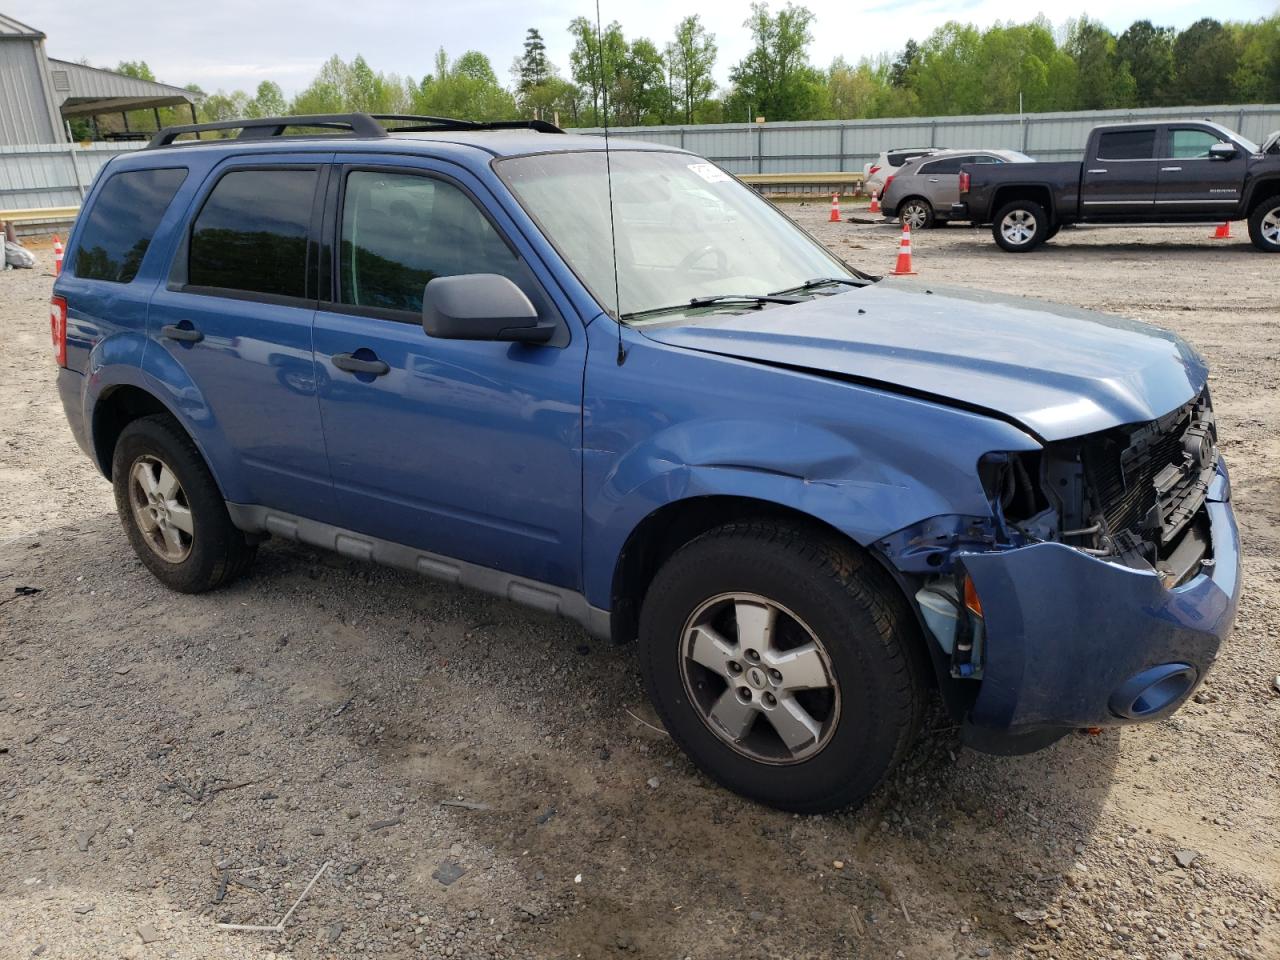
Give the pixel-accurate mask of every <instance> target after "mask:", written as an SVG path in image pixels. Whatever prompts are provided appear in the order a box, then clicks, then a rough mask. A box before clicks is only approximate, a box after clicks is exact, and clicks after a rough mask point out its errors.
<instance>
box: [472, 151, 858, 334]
mask: <svg viewBox="0 0 1280 960" xmlns="http://www.w3.org/2000/svg"><path fill="white" fill-rule="evenodd" d="M609 159H610V161H611V164H612V171H613V217H614V226H615V229H616V232H617V248H618V304H619V305H620V310H618V311H616V312H617V313H620V314H621V316H622V318H623V319H624V320H625V319H627V318H628V317H630V316H632V315H634V314H642V313H649V312H652V311H655V310H662V309H663V308H668V307H673V306H675V305H678V304H687V303H688V302H689V301H690V300H694V299H698V298H705V297H714V296H719V295H725V294H734V295H742V296H756V295H766V294H769V293H772V292H774V291H778V290H790V289H793V288H797V287H801V286H803V285H804V284H805V283H806V282H808V281H810V280H813V279H815V278H818V277H827V278H837V279H842V280H843V279H853V278H855V277H857V276H858V275H857V274H854V273H852V272H851V271H850V270H849V268H848V267H846V266H844V265H843V264H842V263H840V261H839V260H837V259H836V258H835V257H833V256H831V255H830V254H829V253H827V252H826V250H824V249H823V248H822V247H821V246H819V245H818V243H817V242H816V241H815V240H813V239H811V238H810V237H809V235H808V234H806V233H805V232H804V231H803V230H801V229H800V228H799V227H797V226H796V225H795V224H794V223H792V221H791V219H790V218H789V217H787V216H786V215H784V214H782V213H779V212H778V211H777V210H776V209H774V207H773V206H772V205H771V204H769V203H767V202H766V201H765V200H763V199H762V198H761V197H759V196H758V195H757V194H756V193H755V191H754V190H752V189H751V188H750V187H747V186H744V185H743V184H741V183H739V182H738V181H737V180H735V179H733V178H732V177H730V176H729V175H728V174H726V173H725V172H724V171H722V170H721V169H720V168H719V167H716V166H715V165H713V164H711V163H708V162H706V161H705V160H700V159H699V158H698V157H694V156H691V155H689V154H684V153H665V152H658V151H635V150H614V151H610V154H609ZM495 166H496V168H497V170H498V173H499V175H500V176H501V177H502V178H503V180H505V181H506V183H507V185H508V186H509V187H510V188H511V190H512V192H513V193H514V194H515V195H516V197H517V199H518V200H519V201H520V203H521V204H522V205H523V206H524V208H525V210H526V212H528V214H529V215H530V216H531V217H533V219H534V220H536V221H537V222H538V225H539V226H540V227H541V228H542V231H543V232H544V233H545V234H546V235H547V238H548V239H549V240H550V241H551V242H552V243H553V244H554V245H555V247H556V249H557V250H558V251H559V252H560V255H561V256H562V257H564V259H565V260H566V261H567V262H568V264H569V266H570V267H572V268H573V270H574V272H575V273H577V275H578V277H579V279H581V280H582V282H583V283H584V284H586V286H587V287H588V289H590V290H591V292H592V294H593V295H594V296H595V298H596V300H597V301H599V303H600V304H601V305H603V306H604V307H605V309H606V310H607V311H608V312H609V313H611V314H613V313H615V310H614V286H613V284H614V278H613V254H612V248H613V244H612V243H611V242H610V237H609V183H608V180H607V178H606V168H605V154H604V152H603V151H591V152H583V153H547V154H539V155H537V156H530V157H512V158H510V159H507V160H502V161H499V162H498V163H497V164H496V165H495ZM741 308H742V309H747V307H745V306H744V307H741Z"/></svg>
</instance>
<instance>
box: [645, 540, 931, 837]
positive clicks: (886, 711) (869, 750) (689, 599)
mask: <svg viewBox="0 0 1280 960" xmlns="http://www.w3.org/2000/svg"><path fill="white" fill-rule="evenodd" d="M915 629H916V627H915V621H914V620H912V619H911V617H910V614H909V613H908V612H907V610H906V609H905V606H904V604H903V602H902V599H901V596H900V595H899V594H898V592H897V588H896V586H895V585H894V584H893V583H892V582H891V581H890V580H889V579H888V577H887V576H886V575H885V574H884V572H883V571H882V570H880V568H879V567H876V566H875V564H874V563H873V562H871V561H870V560H867V559H866V558H865V557H863V556H862V555H860V554H857V553H855V552H854V551H853V550H852V549H849V548H847V547H845V546H843V545H840V544H838V543H836V542H834V541H832V540H825V539H823V537H822V536H821V535H820V534H819V535H816V536H815V535H814V534H813V533H811V532H808V533H807V532H802V531H801V530H798V529H796V528H794V527H790V526H786V525H783V524H778V523H774V522H768V521H754V522H739V523H731V524H728V525H726V526H723V527H720V528H718V529H716V530H712V531H711V532H709V533H707V534H704V535H703V536H701V537H699V538H697V539H696V540H694V541H692V542H691V543H689V544H686V545H685V546H684V547H682V548H681V549H680V550H678V551H677V552H676V553H675V554H674V555H673V556H672V557H671V559H669V560H668V561H667V562H666V564H665V565H664V566H663V567H662V569H661V570H659V571H658V574H657V576H656V577H655V578H654V580H653V583H652V584H651V585H650V587H649V590H648V592H647V594H646V597H645V601H644V605H643V607H642V609H641V613H640V644H641V651H640V656H641V663H642V665H643V670H644V676H645V683H646V686H647V688H648V691H649V696H650V698H651V699H652V701H653V704H654V707H655V708H656V709H657V712H658V715H659V716H660V717H661V718H662V722H663V723H664V724H665V725H666V728H667V730H668V731H669V732H670V733H671V736H672V738H673V739H674V740H675V742H676V743H677V744H678V745H679V746H680V747H681V748H682V749H683V750H684V751H685V753H687V754H688V755H689V757H690V758H691V759H692V760H693V762H694V763H695V764H697V765H698V767H699V768H700V769H701V770H702V771H703V772H704V773H706V774H707V775H708V776H710V777H712V778H713V779H715V780H716V781H718V782H719V783H721V784H723V785H724V786H726V787H728V788H729V789H730V790H733V791H735V792H737V793H740V794H742V795H743V796H745V797H749V798H751V799H753V800H757V801H759V802H761V803H765V804H768V805H769V806H772V807H777V808H779V809H782V810H790V811H794V812H798V813H819V812H822V811H824V810H834V809H836V808H838V807H844V806H848V805H849V804H854V803H859V802H861V801H862V800H863V799H864V798H865V797H866V796H867V795H868V794H869V793H871V791H872V790H874V789H875V787H876V786H877V785H878V784H879V783H880V782H881V781H882V780H883V779H884V777H885V775H886V774H887V773H888V772H889V771H890V770H891V769H892V768H893V766H894V765H895V764H896V763H897V762H898V760H899V758H900V757H901V756H902V754H903V752H904V751H905V750H906V748H907V746H908V745H909V744H910V743H911V741H912V738H913V737H914V735H915V731H916V727H917V725H918V723H919V718H920V711H921V706H922V702H923V697H924V690H923V685H922V682H921V680H920V679H919V669H920V668H919V666H918V661H917V660H916V659H915V656H914V654H915V653H916V651H917V650H919V648H918V647H915V648H913V647H912V646H911V645H912V644H918V643H919V638H918V636H915V635H914V632H915Z"/></svg>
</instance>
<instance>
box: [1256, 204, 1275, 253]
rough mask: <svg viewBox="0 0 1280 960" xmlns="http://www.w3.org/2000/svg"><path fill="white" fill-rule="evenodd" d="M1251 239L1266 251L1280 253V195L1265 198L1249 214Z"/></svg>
mask: <svg viewBox="0 0 1280 960" xmlns="http://www.w3.org/2000/svg"><path fill="white" fill-rule="evenodd" d="M1249 239H1250V240H1252V241H1253V245H1254V246H1255V247H1257V248H1258V249H1259V250H1262V251H1263V252H1264V253H1280V195H1277V196H1274V197H1268V198H1267V199H1266V200H1263V201H1262V202H1261V203H1260V204H1258V206H1257V207H1256V208H1254V211H1253V213H1251V214H1249Z"/></svg>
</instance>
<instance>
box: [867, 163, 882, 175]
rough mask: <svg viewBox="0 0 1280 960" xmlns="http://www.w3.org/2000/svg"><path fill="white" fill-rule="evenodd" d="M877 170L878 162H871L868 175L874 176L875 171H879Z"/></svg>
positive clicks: (878, 168)
mask: <svg viewBox="0 0 1280 960" xmlns="http://www.w3.org/2000/svg"><path fill="white" fill-rule="evenodd" d="M879 172H880V164H878V163H873V164H872V165H871V170H870V171H869V174H868V175H869V176H872V177H874V176H875V175H876V174H877V173H879Z"/></svg>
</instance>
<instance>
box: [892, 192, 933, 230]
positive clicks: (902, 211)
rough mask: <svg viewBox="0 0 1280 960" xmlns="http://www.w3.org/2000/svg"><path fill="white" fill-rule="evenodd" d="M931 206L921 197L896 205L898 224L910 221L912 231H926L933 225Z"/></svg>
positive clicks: (905, 223) (904, 224)
mask: <svg viewBox="0 0 1280 960" xmlns="http://www.w3.org/2000/svg"><path fill="white" fill-rule="evenodd" d="M934 219H935V218H934V214H933V205H932V204H930V203H929V201H928V200H925V199H923V198H922V197H911V198H909V199H907V200H904V201H902V203H900V204H898V222H899V223H900V224H902V225H903V226H906V225H907V222H908V221H910V223H911V229H912V230H928V229H929V228H930V227H931V226H933V224H934Z"/></svg>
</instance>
